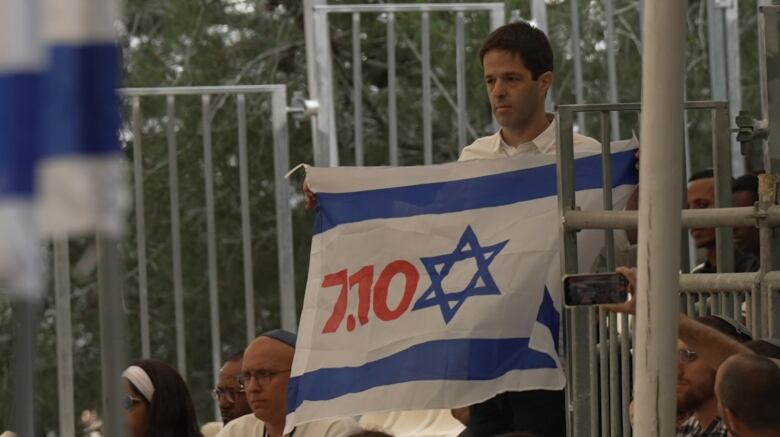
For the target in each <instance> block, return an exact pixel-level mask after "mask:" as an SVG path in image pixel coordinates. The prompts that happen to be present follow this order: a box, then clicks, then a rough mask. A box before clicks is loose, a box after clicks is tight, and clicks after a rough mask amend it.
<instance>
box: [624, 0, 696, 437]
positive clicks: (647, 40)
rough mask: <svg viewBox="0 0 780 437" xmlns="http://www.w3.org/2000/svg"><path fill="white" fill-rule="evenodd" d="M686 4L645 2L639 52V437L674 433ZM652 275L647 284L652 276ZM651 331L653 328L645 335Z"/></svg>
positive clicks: (675, 0) (664, 0) (668, 0)
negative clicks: (680, 138) (679, 146)
mask: <svg viewBox="0 0 780 437" xmlns="http://www.w3.org/2000/svg"><path fill="white" fill-rule="evenodd" d="M687 6H688V2H687V1H680V0H655V1H652V2H646V3H645V11H644V20H645V22H644V26H643V29H644V30H643V33H644V35H643V36H644V38H643V41H644V42H643V46H642V60H643V62H642V116H641V117H642V120H641V126H642V127H641V133H642V141H643V143H644V144H643V145H644V147H643V153H642V160H641V161H640V170H639V171H640V179H641V180H642V184H640V199H642V201H641V202H640V204H639V259H638V264H639V267H638V284H637V286H638V288H639V290H638V295H637V296H638V301H637V317H636V320H637V324H636V341H637V347H636V348H635V353H636V367H635V380H636V388H635V390H636V396H635V400H636V407H635V408H636V418H635V424H634V429H635V431H636V435H637V436H638V437H645V436H646V437H650V436H659V435H673V434H674V430H675V381H676V371H677V366H676V365H675V364H676V362H677V355H676V347H675V340H676V338H677V322H678V319H677V318H678V313H679V311H678V309H679V304H680V302H679V298H678V296H677V292H676V290H677V287H678V286H679V268H680V251H679V247H680V233H679V231H678V230H679V229H680V224H681V214H680V202H681V195H682V192H681V190H680V183H681V177H682V162H681V156H680V153H679V150H678V149H677V147H678V146H677V144H678V143H679V134H680V132H682V129H683V95H684V94H683V93H684V85H683V81H682V80H681V79H680V78H682V77H685V46H686V27H685V18H686V10H687ZM651 274H652V278H653V280H652V282H651V281H650V277H651ZM651 326H652V329H651Z"/></svg>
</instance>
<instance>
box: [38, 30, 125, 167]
mask: <svg viewBox="0 0 780 437" xmlns="http://www.w3.org/2000/svg"><path fill="white" fill-rule="evenodd" d="M119 62H120V58H119V49H118V48H117V46H116V44H114V43H95V44H84V45H76V44H74V45H56V46H53V47H50V48H49V66H48V68H47V70H46V72H45V74H44V76H43V94H42V96H43V99H44V100H43V101H42V102H41V105H42V106H41V107H42V108H43V110H44V115H43V123H44V125H45V126H46V129H44V132H43V145H42V147H43V148H42V151H41V158H42V159H46V158H48V157H52V156H63V155H64V156H67V155H93V156H94V155H105V154H111V153H117V152H119V150H120V148H119V138H118V135H119V97H118V96H117V92H116V90H117V88H118V86H119Z"/></svg>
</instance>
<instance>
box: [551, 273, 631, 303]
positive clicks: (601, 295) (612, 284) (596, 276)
mask: <svg viewBox="0 0 780 437" xmlns="http://www.w3.org/2000/svg"><path fill="white" fill-rule="evenodd" d="M563 297H564V302H566V305H569V306H576V305H600V304H605V303H623V302H625V301H627V300H628V281H626V278H625V276H623V275H621V274H620V273H579V274H574V275H566V276H564V277H563Z"/></svg>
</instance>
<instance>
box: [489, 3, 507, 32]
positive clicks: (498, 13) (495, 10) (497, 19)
mask: <svg viewBox="0 0 780 437" xmlns="http://www.w3.org/2000/svg"><path fill="white" fill-rule="evenodd" d="M505 22H506V10H505V9H504V3H503V2H500V3H494V4H493V5H492V7H491V8H490V30H491V31H493V30H496V29H498V28H499V27H501V26H503V25H504V23H505Z"/></svg>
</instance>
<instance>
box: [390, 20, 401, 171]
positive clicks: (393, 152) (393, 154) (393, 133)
mask: <svg viewBox="0 0 780 437" xmlns="http://www.w3.org/2000/svg"><path fill="white" fill-rule="evenodd" d="M395 43H396V38H395V14H394V13H392V12H388V13H387V126H388V144H389V148H388V150H389V153H390V165H392V166H397V165H398V111H397V106H396V103H397V102H396V97H397V96H396V71H395Z"/></svg>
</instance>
